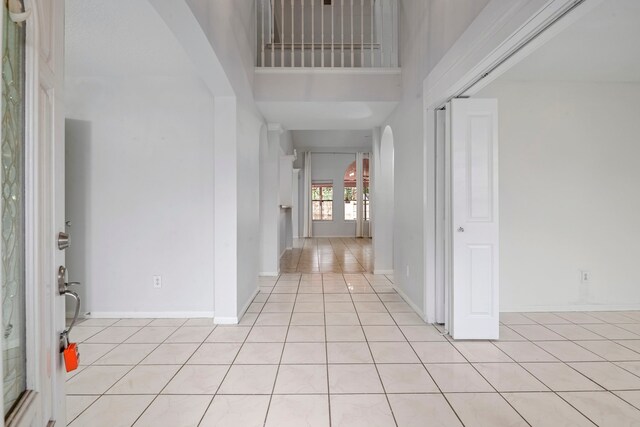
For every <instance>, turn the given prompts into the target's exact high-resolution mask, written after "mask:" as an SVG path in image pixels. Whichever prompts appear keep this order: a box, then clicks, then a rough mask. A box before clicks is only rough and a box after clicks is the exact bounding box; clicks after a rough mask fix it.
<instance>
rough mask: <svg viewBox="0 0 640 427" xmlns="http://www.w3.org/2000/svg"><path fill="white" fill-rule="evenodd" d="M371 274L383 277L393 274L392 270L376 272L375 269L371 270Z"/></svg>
mask: <svg viewBox="0 0 640 427" xmlns="http://www.w3.org/2000/svg"><path fill="white" fill-rule="evenodd" d="M373 274H384V275H387V274H393V270H376V269H374V270H373Z"/></svg>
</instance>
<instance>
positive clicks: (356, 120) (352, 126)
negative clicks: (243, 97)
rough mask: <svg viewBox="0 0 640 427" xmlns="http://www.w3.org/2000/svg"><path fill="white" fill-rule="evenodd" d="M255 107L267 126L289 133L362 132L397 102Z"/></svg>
mask: <svg viewBox="0 0 640 427" xmlns="http://www.w3.org/2000/svg"><path fill="white" fill-rule="evenodd" d="M256 104H257V105H258V108H260V111H261V112H262V114H263V115H264V117H265V119H266V121H267V122H269V123H280V124H282V126H284V127H285V128H286V129H291V130H296V129H297V130H317V129H325V130H332V129H344V130H358V129H360V130H364V129H372V128H374V127H376V126H380V123H382V122H383V121H384V120H385V119H386V118H387V117H388V116H389V115H390V114H391V113H392V112H393V110H394V109H395V108H396V106H397V105H398V103H397V102H263V101H257V102H256Z"/></svg>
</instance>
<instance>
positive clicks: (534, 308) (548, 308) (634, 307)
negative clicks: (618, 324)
mask: <svg viewBox="0 0 640 427" xmlns="http://www.w3.org/2000/svg"><path fill="white" fill-rule="evenodd" d="M638 310H640V304H575V305H523V306H516V307H508V308H504V309H503V308H500V312H501V313H535V312H559V311H638Z"/></svg>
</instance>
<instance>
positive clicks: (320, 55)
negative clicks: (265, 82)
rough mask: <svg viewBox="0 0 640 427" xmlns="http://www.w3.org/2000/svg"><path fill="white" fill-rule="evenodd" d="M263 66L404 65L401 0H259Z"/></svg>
mask: <svg viewBox="0 0 640 427" xmlns="http://www.w3.org/2000/svg"><path fill="white" fill-rule="evenodd" d="M256 7H257V13H256V16H257V31H256V34H257V37H258V40H257V47H258V49H257V58H256V62H257V64H258V66H259V67H287V68H304V67H312V68H381V67H382V68H390V67H398V37H397V30H398V29H397V17H398V7H397V0H256Z"/></svg>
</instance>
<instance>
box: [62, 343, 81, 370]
mask: <svg viewBox="0 0 640 427" xmlns="http://www.w3.org/2000/svg"><path fill="white" fill-rule="evenodd" d="M63 355H64V366H65V368H67V372H71V371H74V370H76V369H78V362H80V353H79V352H78V344H76V343H70V344H69V345H68V346H67V348H65V349H64V351H63Z"/></svg>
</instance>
